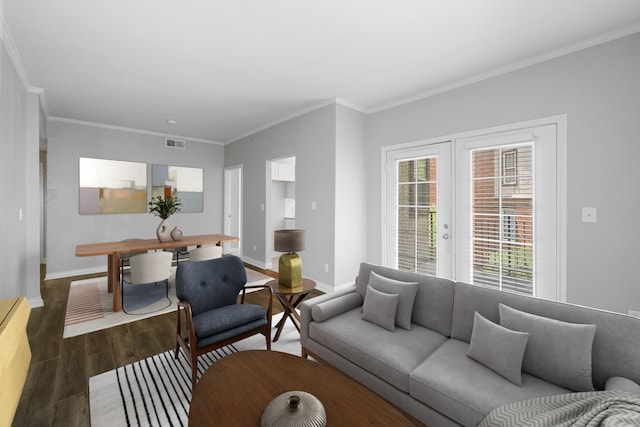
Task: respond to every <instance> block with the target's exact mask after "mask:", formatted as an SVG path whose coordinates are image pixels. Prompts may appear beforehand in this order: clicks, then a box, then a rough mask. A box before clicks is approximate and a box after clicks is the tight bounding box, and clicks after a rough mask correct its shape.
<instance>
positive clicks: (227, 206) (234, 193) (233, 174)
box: [223, 165, 242, 255]
mask: <svg viewBox="0 0 640 427" xmlns="http://www.w3.org/2000/svg"><path fill="white" fill-rule="evenodd" d="M224 234H226V235H228V236H236V237H239V238H240V240H242V165H238V166H231V167H228V168H225V170H224ZM241 247H242V245H241V244H240V241H238V242H228V243H225V244H224V246H223V250H224V252H225V253H228V254H234V255H241Z"/></svg>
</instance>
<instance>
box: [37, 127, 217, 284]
mask: <svg viewBox="0 0 640 427" xmlns="http://www.w3.org/2000/svg"><path fill="white" fill-rule="evenodd" d="M47 136H48V153H47V167H48V170H47V230H48V232H47V276H46V277H47V278H54V277H64V276H71V275H77V274H83V273H88V272H92V271H105V270H106V261H107V259H106V256H105V257H86V258H85V257H83V258H79V257H76V256H75V247H76V246H77V245H78V244H84V243H97V242H110V241H118V240H122V239H127V238H136V237H137V238H145V239H150V238H155V237H156V235H155V230H156V227H157V226H158V224H159V223H160V219H159V218H158V217H156V216H153V215H152V214H150V213H137V214H101V215H80V214H79V213H78V159H79V158H80V157H94V158H102V159H111V160H128V161H136V162H143V163H147V164H148V165H150V164H153V163H156V164H164V165H175V166H189V167H199V168H204V212H198V213H177V214H175V215H173V216H171V218H169V223H170V224H171V226H172V227H174V226H178V227H180V228H181V229H182V231H183V233H184V234H185V235H190V234H209V233H222V231H223V228H222V210H223V203H222V200H223V197H222V194H223V163H224V160H223V157H224V148H223V147H222V146H221V145H214V144H207V143H201V142H195V141H188V140H187V148H186V149H185V150H178V149H171V148H165V146H164V138H163V137H161V136H155V135H147V134H141V133H133V132H126V131H121V130H113V129H106V128H100V127H95V126H87V125H82V124H73V123H66V122H60V121H48V122H47ZM148 174H149V176H148V179H149V182H151V175H150V174H151V168H150V167H148Z"/></svg>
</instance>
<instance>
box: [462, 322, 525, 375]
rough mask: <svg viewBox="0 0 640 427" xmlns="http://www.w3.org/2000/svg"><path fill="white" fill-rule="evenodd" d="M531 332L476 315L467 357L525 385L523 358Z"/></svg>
mask: <svg viewBox="0 0 640 427" xmlns="http://www.w3.org/2000/svg"><path fill="white" fill-rule="evenodd" d="M528 340H529V334H528V333H527V332H518V331H512V330H510V329H507V328H505V327H502V326H500V325H496V324H495V323H493V322H492V321H490V320H487V319H485V318H484V317H482V316H481V315H480V314H478V312H476V313H474V315H473V331H472V332H471V343H470V344H469V349H468V350H467V356H469V357H470V358H472V359H473V360H475V361H476V362H480V363H482V364H483V365H484V366H486V367H487V368H489V369H491V370H492V371H494V372H496V373H498V374H500V375H502V376H503V377H505V378H506V379H508V380H509V381H511V382H512V383H514V384H516V385H522V375H521V374H522V357H523V356H524V350H525V348H526V347H527V341H528Z"/></svg>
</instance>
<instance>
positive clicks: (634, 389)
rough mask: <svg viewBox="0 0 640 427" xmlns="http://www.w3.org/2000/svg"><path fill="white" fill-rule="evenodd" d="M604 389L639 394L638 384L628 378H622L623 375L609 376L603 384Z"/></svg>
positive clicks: (639, 387)
mask: <svg viewBox="0 0 640 427" xmlns="http://www.w3.org/2000/svg"><path fill="white" fill-rule="evenodd" d="M604 389H605V390H607V391H610V390H618V391H626V392H627V393H632V394H639V395H640V385H639V384H637V383H636V382H634V381H631V380H630V379H629V378H624V377H611V378H609V379H608V380H607V382H606V383H605V384H604Z"/></svg>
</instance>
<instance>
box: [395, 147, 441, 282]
mask: <svg viewBox="0 0 640 427" xmlns="http://www.w3.org/2000/svg"><path fill="white" fill-rule="evenodd" d="M450 169H451V144H450V143H449V142H446V143H439V144H430V145H426V146H422V147H416V148H411V149H402V150H395V151H389V152H388V153H387V186H386V188H387V203H386V206H387V212H386V230H387V232H386V236H385V237H386V238H385V240H386V244H385V249H386V251H385V252H386V257H385V258H386V264H387V265H389V266H392V267H394V268H398V269H400V270H405V271H416V272H420V273H426V274H431V275H437V276H440V277H451V267H452V260H451V243H450V242H451V170H450Z"/></svg>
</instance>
